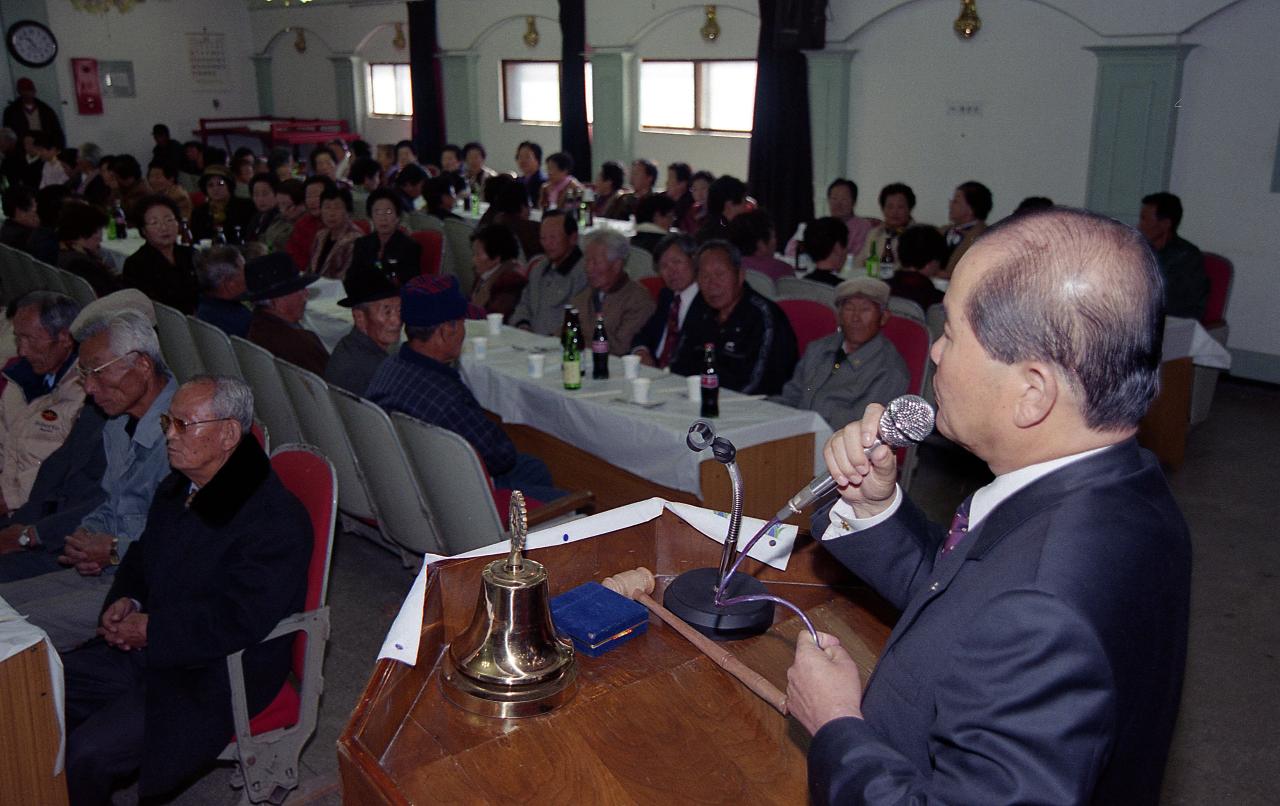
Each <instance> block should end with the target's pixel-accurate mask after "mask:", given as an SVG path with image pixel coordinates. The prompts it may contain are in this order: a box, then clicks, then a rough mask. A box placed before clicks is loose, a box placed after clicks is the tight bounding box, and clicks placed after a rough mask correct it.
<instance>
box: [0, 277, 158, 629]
mask: <svg viewBox="0 0 1280 806" xmlns="http://www.w3.org/2000/svg"><path fill="white" fill-rule="evenodd" d="M140 297H141V295H140V294H138V293H137V292H136V291H134V290H132V289H131V290H128V291H121V292H117V293H116V294H112V295H110V296H107V297H104V298H103V299H101V300H98V301H97V302H94V303H92V304H90V305H88V306H86V307H85V310H84V311H82V312H81V314H80V316H79V317H77V319H76V321H75V322H74V323H73V324H72V328H71V331H72V333H73V335H75V337H76V340H77V341H78V342H79V343H80V360H79V365H78V367H77V372H79V374H80V377H81V378H82V380H83V383H84V389H85V393H86V394H87V395H88V396H89V397H91V398H92V399H93V401H94V403H95V404H96V405H97V406H98V407H99V408H100V409H101V410H102V412H103V413H104V414H105V415H106V416H107V417H108V418H109V419H108V421H107V423H106V424H105V425H104V426H103V429H102V441H101V447H102V451H103V453H104V455H105V457H106V469H105V471H104V473H103V475H102V484H101V488H102V491H103V498H102V501H101V502H100V503H99V504H98V505H97V506H96V507H94V509H93V510H91V511H90V512H88V513H87V514H86V515H85V516H84V517H83V518H82V519H81V520H80V521H79V524H78V525H76V526H75V528H74V530H73V531H72V532H71V533H70V534H68V535H65V536H64V535H57V534H52V533H49V532H47V531H45V530H43V529H40V528H37V529H31V528H27V527H25V526H24V528H23V531H22V532H21V534H20V535H19V537H18V540H17V545H18V547H19V549H20V550H19V551H14V552H10V553H8V554H5V555H4V556H0V581H3V582H4V584H0V597H3V598H4V600H5V601H7V602H9V604H11V605H12V606H13V607H14V608H16V609H17V610H18V611H19V612H21V613H23V614H24V615H26V616H27V617H28V618H29V620H30V621H31V622H32V623H33V624H37V625H38V626H40V627H41V628H43V629H44V630H45V632H47V633H49V637H50V638H51V639H52V640H53V643H54V646H55V647H56V648H58V649H60V650H61V649H68V648H71V647H74V646H76V645H77V644H79V643H81V642H83V641H85V640H87V639H89V638H92V637H93V635H94V630H95V628H96V626H97V617H98V611H99V610H100V608H101V606H102V600H103V597H104V596H105V594H106V590H107V589H108V588H109V587H110V586H111V582H112V578H113V575H114V571H115V566H116V565H118V564H119V562H120V558H121V557H122V556H124V554H125V552H126V551H127V550H128V547H129V545H130V544H131V543H132V542H133V541H134V540H136V539H137V538H138V536H139V535H141V534H142V529H143V527H144V526H145V525H146V521H147V510H148V509H149V508H150V506H151V497H152V495H153V494H154V493H155V490H156V487H157V486H158V485H159V484H160V481H161V480H162V479H164V477H165V476H167V475H168V474H169V459H168V455H167V452H166V446H165V440H164V434H163V433H162V432H161V430H160V415H161V414H163V413H165V412H166V411H168V410H169V402H170V400H172V399H173V395H174V392H176V391H177V389H178V384H177V382H176V381H174V379H173V377H172V376H171V375H170V374H169V371H168V369H167V368H166V367H165V365H164V362H163V360H162V359H161V355H160V343H159V341H158V339H157V337H156V333H155V330H154V323H155V310H154V307H152V305H151V303H150V301H149V300H147V299H145V297H141V298H140ZM68 441H70V440H68ZM67 447H68V445H64V446H63V448H62V449H60V450H65V449H67ZM56 454H57V452H56V451H55V455H56ZM64 537H65V539H64ZM63 566H67V567H68V570H62V571H60V570H56V569H58V568H60V567H63ZM10 580H17V581H10Z"/></svg>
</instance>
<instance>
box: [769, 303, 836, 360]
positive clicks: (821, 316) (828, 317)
mask: <svg viewBox="0 0 1280 806" xmlns="http://www.w3.org/2000/svg"><path fill="white" fill-rule="evenodd" d="M778 307H780V308H782V312H783V313H785V314H786V315H787V321H788V322H790V323H791V329H792V330H793V331H795V334H796V353H797V354H798V355H801V356H803V355H804V351H805V348H806V347H808V346H809V343H810V342H813V341H816V340H818V339H820V338H822V337H824V336H829V335H831V334H832V333H835V332H836V328H837V327H838V324H837V323H836V312H835V311H834V310H832V309H831V306H829V305H823V304H822V303H821V302H814V301H813V300H810V299H780V300H778Z"/></svg>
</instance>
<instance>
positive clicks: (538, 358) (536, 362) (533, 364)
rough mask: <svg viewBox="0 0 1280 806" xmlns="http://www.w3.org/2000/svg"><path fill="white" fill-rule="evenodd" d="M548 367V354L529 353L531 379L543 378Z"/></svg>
mask: <svg viewBox="0 0 1280 806" xmlns="http://www.w3.org/2000/svg"><path fill="white" fill-rule="evenodd" d="M546 366H547V355H546V353H529V377H530V378H541V377H542V371H543V370H544V369H546Z"/></svg>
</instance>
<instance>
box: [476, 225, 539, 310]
mask: <svg viewBox="0 0 1280 806" xmlns="http://www.w3.org/2000/svg"><path fill="white" fill-rule="evenodd" d="M519 254H520V245H519V244H518V243H516V237H515V235H512V234H511V230H509V229H507V228H506V227H505V226H503V225H502V224H491V225H490V226H487V227H484V228H483V229H480V230H477V231H476V232H475V234H473V235H472V236H471V260H472V263H473V264H474V267H475V277H476V282H475V288H473V289H472V290H471V304H472V305H475V306H477V307H479V308H483V309H484V311H485V313H486V314H489V313H500V314H502V319H503V321H504V322H505V321H507V320H508V319H510V318H511V312H512V311H514V310H515V307H516V304H517V303H518V302H519V301H520V292H522V291H523V290H524V287H525V283H526V282H527V280H526V279H525V276H524V272H523V271H522V270H521V266H520V261H519V260H517V259H516V258H517V256H518V255H519Z"/></svg>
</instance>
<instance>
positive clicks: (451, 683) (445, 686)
mask: <svg viewBox="0 0 1280 806" xmlns="http://www.w3.org/2000/svg"><path fill="white" fill-rule="evenodd" d="M441 663H442V668H441V673H440V688H441V690H442V691H443V692H444V696H445V699H447V700H448V701H449V702H451V703H453V704H454V705H456V706H458V707H459V708H461V709H463V710H464V711H470V712H471V713H473V714H479V715H481V716H489V717H499V718H502V719H519V718H522V717H530V716H539V715H541V714H546V713H550V712H551V711H554V710H555V709H557V708H560V707H561V706H563V705H565V704H567V703H568V702H569V701H570V700H572V699H573V697H574V695H576V694H577V693H578V666H577V664H576V663H569V664H566V665H565V666H563V667H561V669H560V671H559V672H558V673H557V674H556V675H555V676H553V677H551V678H549V679H546V680H540V681H538V682H537V683H534V684H530V685H514V686H512V685H503V684H498V683H488V684H486V683H484V682H483V681H479V680H475V679H473V678H471V677H468V676H467V675H466V674H464V673H463V672H462V671H461V670H460V669H459V668H458V667H457V665H456V664H455V662H454V660H453V657H452V655H451V653H450V652H448V651H445V653H444V657H443V658H442V660H441Z"/></svg>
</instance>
